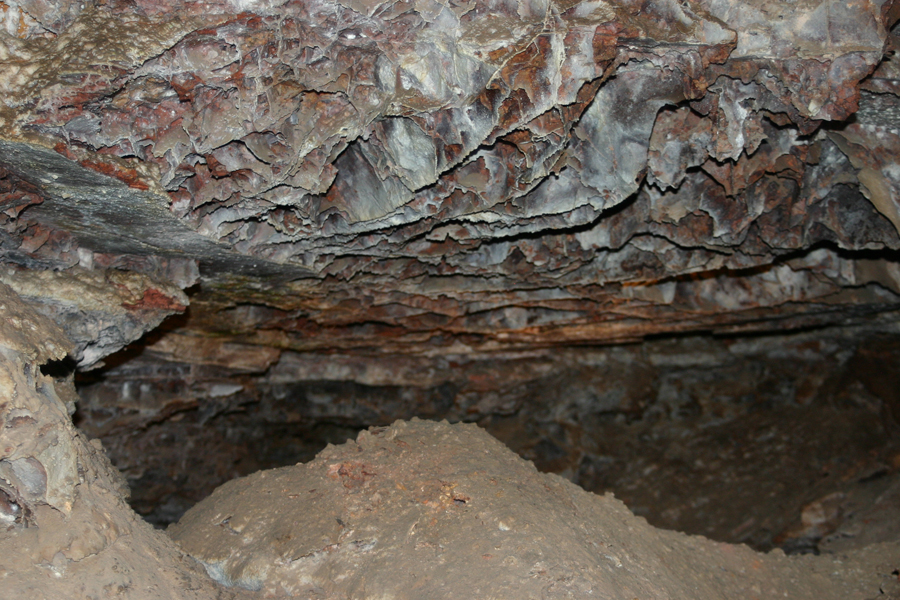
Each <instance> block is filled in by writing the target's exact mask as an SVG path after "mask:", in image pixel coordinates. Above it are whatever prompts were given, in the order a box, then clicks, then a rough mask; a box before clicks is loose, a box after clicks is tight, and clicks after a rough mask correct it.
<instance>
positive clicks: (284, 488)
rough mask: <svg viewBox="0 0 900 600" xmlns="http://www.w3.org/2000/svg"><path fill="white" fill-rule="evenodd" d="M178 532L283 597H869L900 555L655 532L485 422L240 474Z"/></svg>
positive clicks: (236, 574) (376, 439) (405, 433)
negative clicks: (862, 559)
mask: <svg viewBox="0 0 900 600" xmlns="http://www.w3.org/2000/svg"><path fill="white" fill-rule="evenodd" d="M169 531H170V532H171V534H172V536H173V537H174V538H175V539H176V540H177V541H178V542H179V544H180V545H181V546H182V547H183V548H184V549H185V550H186V551H187V552H189V553H190V554H191V555H192V556H194V557H196V558H197V559H198V560H200V561H201V562H203V563H204V564H205V565H206V568H207V570H208V571H209V573H210V574H211V575H212V576H213V577H214V578H216V579H217V580H218V581H220V582H222V583H223V584H225V585H229V586H239V587H243V588H247V589H254V590H261V591H262V593H263V594H264V595H266V596H269V597H277V598H288V597H301V598H306V597H317V598H345V597H365V598H396V599H398V600H399V599H405V598H410V599H412V598H438V597H441V598H445V597H467V598H468V597H476V598H477V597H493V598H510V599H513V598H516V599H518V598H590V597H602V598H610V599H615V600H626V599H627V600H631V599H632V598H688V597H689V598H695V599H697V600H705V599H707V598H722V597H725V598H744V597H758V598H782V597H789V598H798V599H800V598H810V599H812V598H819V599H824V598H835V599H837V598H841V599H849V598H869V597H871V596H873V595H876V594H878V593H879V586H880V585H881V584H882V582H883V579H884V578H885V576H887V575H889V571H887V572H885V573H879V570H884V568H885V567H884V564H890V561H891V560H892V559H891V558H889V557H890V556H891V555H892V553H893V554H896V553H897V552H898V551H900V548H898V546H897V545H896V544H894V545H885V546H884V547H882V548H881V551H882V552H884V555H883V557H882V560H883V561H884V562H883V564H882V566H876V565H875V564H867V565H866V566H865V567H863V568H862V569H860V565H859V563H857V562H856V560H855V559H846V558H845V560H847V563H846V564H841V563H840V562H839V561H834V560H833V559H830V558H819V559H817V560H812V559H810V558H799V559H792V558H788V557H786V556H784V554H780V553H778V554H768V555H763V554H755V553H754V552H752V551H751V550H750V549H749V548H747V547H745V546H730V545H728V544H721V543H717V542H711V541H709V540H706V539H704V538H698V537H688V536H686V535H684V534H679V533H675V532H666V531H662V530H656V529H653V528H652V527H650V526H649V525H647V523H646V521H644V520H643V519H641V518H638V517H635V516H633V515H632V514H631V513H630V512H629V511H628V509H627V508H625V506H624V505H623V504H622V503H621V502H619V501H617V500H615V499H614V498H613V497H611V496H595V495H593V494H590V493H588V492H585V491H584V490H582V489H580V488H578V487H577V486H574V485H572V484H571V483H569V482H568V481H565V480H563V479H561V478H559V477H557V476H554V475H548V474H541V473H539V472H538V471H537V469H535V468H534V466H533V465H532V464H530V463H527V462H525V461H523V460H522V459H521V458H519V457H518V456H516V455H515V454H513V453H512V452H510V451H509V450H508V449H506V448H505V447H504V446H503V445H502V444H500V443H499V442H498V441H497V440H495V439H494V438H492V437H490V436H489V435H487V434H486V433H485V432H483V431H481V430H480V429H478V428H477V427H476V426H475V425H448V424H446V423H434V422H427V421H419V420H413V421H410V422H397V423H395V424H393V425H392V426H390V427H387V428H373V429H371V430H369V431H365V432H363V433H361V434H360V436H359V437H358V438H357V440H356V441H355V442H353V441H348V442H347V443H346V444H343V445H341V446H329V447H328V448H326V449H325V450H323V451H322V452H321V453H320V454H319V456H318V457H317V458H316V459H315V460H314V461H312V462H310V463H308V464H305V465H297V466H294V467H285V468H282V469H277V470H273V471H262V472H260V473H257V474H255V475H252V476H250V477H246V478H242V479H238V480H234V481H231V482H229V483H228V484H226V485H224V486H222V487H221V488H219V489H218V490H216V492H214V493H213V494H212V496H210V497H209V498H208V499H207V500H204V501H203V502H201V503H200V504H198V505H197V506H196V507H194V508H193V509H191V511H189V512H188V513H187V514H186V515H185V517H184V518H183V519H182V520H181V521H180V522H179V523H178V524H177V525H175V526H174V527H172V528H170V530H169ZM894 560H895V559H894ZM747 565H752V568H747ZM858 569H859V570H858Z"/></svg>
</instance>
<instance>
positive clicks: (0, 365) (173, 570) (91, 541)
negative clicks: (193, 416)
mask: <svg viewBox="0 0 900 600" xmlns="http://www.w3.org/2000/svg"><path fill="white" fill-rule="evenodd" d="M0 306H2V310H3V313H2V314H3V318H2V319H0V432H2V434H0V579H2V580H3V585H2V592H0V596H2V597H3V598H10V599H12V598H29V599H32V598H33V599H35V600H57V599H60V598H78V597H88V598H135V599H140V600H145V599H146V600H153V599H159V600H163V599H166V600H171V599H173V598H184V599H191V600H205V599H210V598H217V597H223V596H222V595H221V594H220V593H219V591H217V590H216V588H215V586H214V585H213V584H212V583H211V582H210V581H209V580H208V579H207V578H206V577H205V576H204V575H203V573H202V571H198V570H197V569H196V567H195V566H194V565H193V564H192V563H191V562H190V561H188V560H185V558H184V557H183V555H182V554H181V553H180V552H179V551H178V549H177V548H176V547H175V546H174V545H173V544H172V542H171V541H170V540H169V539H168V538H166V537H165V536H164V535H163V534H162V533H161V532H159V531H156V530H153V529H152V528H151V527H150V526H149V525H148V524H147V523H145V522H143V521H142V520H141V519H140V518H139V517H138V516H137V515H135V514H134V512H133V511H132V510H131V508H130V507H129V506H128V505H127V503H126V502H125V496H126V493H127V488H126V486H125V484H124V480H123V478H122V476H121V475H120V474H119V472H118V471H117V470H116V469H115V468H113V467H112V466H111V465H110V463H109V459H107V458H106V455H105V454H104V453H103V451H102V446H101V445H100V443H99V441H98V440H94V441H93V442H88V439H87V438H86V437H85V436H84V435H83V434H81V433H80V432H78V431H77V430H76V429H75V428H74V427H73V425H72V422H71V421H70V419H69V413H68V411H67V407H66V404H65V403H64V402H63V401H62V400H61V399H60V395H59V394H58V393H57V386H59V385H64V384H60V383H59V382H54V380H53V379H52V378H51V377H49V376H46V375H44V374H42V373H41V370H40V368H41V365H43V364H45V363H46V362H47V361H48V360H50V359H60V358H62V357H64V356H65V352H66V349H67V348H71V342H69V341H68V340H67V339H66V338H65V335H64V334H63V333H62V331H60V329H59V328H58V327H57V326H55V325H54V324H53V323H52V322H51V321H50V320H49V319H47V318H46V317H43V316H42V315H40V314H38V313H37V312H35V311H34V310H33V309H32V308H31V307H29V306H28V305H27V304H26V303H24V302H23V301H22V300H21V299H20V298H19V297H18V296H17V295H16V294H15V293H14V292H13V291H12V290H10V288H8V287H7V286H5V285H3V284H0ZM68 385H69V386H71V382H68ZM67 394H68V395H74V391H73V390H68V392H67ZM224 597H227V595H226V596H224Z"/></svg>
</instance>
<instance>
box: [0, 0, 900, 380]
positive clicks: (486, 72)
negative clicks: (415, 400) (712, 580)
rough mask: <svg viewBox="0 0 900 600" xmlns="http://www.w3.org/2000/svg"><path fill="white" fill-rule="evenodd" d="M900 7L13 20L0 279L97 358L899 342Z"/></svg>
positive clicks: (4, 64) (74, 13)
mask: <svg viewBox="0 0 900 600" xmlns="http://www.w3.org/2000/svg"><path fill="white" fill-rule="evenodd" d="M897 16H900V10H898V7H895V6H894V4H893V3H892V2H882V1H880V0H876V1H873V2H869V1H862V0H850V1H842V2H835V1H831V0H823V1H815V0H809V1H795V2H773V1H767V0H755V1H752V2H735V1H733V0H702V1H696V2H695V1H681V2H675V1H670V0H645V1H632V0H624V1H621V2H604V1H591V0H589V1H585V2H572V1H569V0H564V1H556V0H554V1H546V0H521V1H514V0H468V1H461V0H450V1H448V2H438V1H436V0H409V1H404V0H388V1H379V0H334V1H332V0H289V1H287V2H281V1H278V0H275V1H269V0H259V1H257V0H231V1H213V2H180V1H177V0H121V1H119V0H111V1H95V2H84V3H82V2H69V1H67V0H57V1H40V0H22V1H18V0H6V1H5V2H0V20H2V26H3V27H2V32H0V98H2V99H0V256H2V259H3V263H4V264H3V266H2V268H0V281H2V282H3V283H5V284H7V285H9V286H10V287H11V288H12V289H14V290H15V291H16V292H17V293H18V294H19V295H20V296H22V297H24V298H26V299H28V300H29V301H30V302H32V304H34V305H35V306H37V307H38V308H39V309H40V310H42V311H43V312H45V313H46V314H50V315H51V316H53V317H54V318H55V319H56V321H57V322H58V323H60V324H61V325H62V326H63V328H64V329H65V330H66V331H67V333H68V335H69V337H70V338H72V340H73V343H74V345H75V346H74V347H75V349H74V350H73V353H74V357H75V359H76V360H77V361H78V363H79V364H80V366H82V367H84V368H89V367H91V366H94V365H97V364H99V363H100V361H101V360H102V359H103V357H104V356H106V355H109V354H111V353H113V352H115V351H117V350H119V349H121V348H122V347H124V346H126V345H127V344H129V343H130V342H132V341H134V340H136V339H138V338H140V336H141V335H143V334H144V333H145V332H146V331H148V330H150V329H152V328H154V327H157V326H158V325H159V324H160V323H161V322H163V320H164V319H166V317H170V316H171V315H177V314H180V315H181V316H180V317H176V318H175V319H174V320H172V321H169V323H175V325H170V326H169V328H168V333H167V334H166V335H163V336H160V337H158V339H156V340H155V341H154V342H153V344H155V346H153V345H152V346H151V347H155V350H156V352H157V353H158V354H160V355H162V356H168V357H174V358H177V359H179V360H185V361H188V362H189V361H191V360H200V359H201V357H203V360H207V361H212V362H215V360H222V361H227V360H232V363H230V364H238V363H240V361H241V360H243V361H245V362H247V363H248V364H249V365H250V367H248V368H255V369H264V368H266V367H267V366H268V365H270V364H272V363H273V362H274V361H275V360H277V358H278V352H280V351H285V350H292V351H300V352H345V353H354V352H356V353H365V352H402V353H416V354H421V355H429V354H440V353H448V352H452V353H463V354H464V353H477V352H502V351H520V350H523V349H535V348H552V347H554V346H561V345H573V344H607V343H616V342H626V341H635V340H640V339H644V338H646V337H647V336H657V335H662V334H674V333H682V332H696V331H712V332H715V333H735V332H756V331H769V330H785V329H792V328H810V327H816V326H822V325H830V324H846V323H852V322H861V321H866V322H872V321H873V320H875V321H876V322H884V323H895V322H896V321H897V320H898V319H897V315H898V310H900V254H898V251H900V236H898V230H900V164H898V161H900V158H898V157H900V106H898V103H900V99H898V97H897V96H898V94H900V75H898V67H897V62H896V60H895V59H893V58H892V57H893V53H894V48H895V46H896V44H897V41H898V40H897V38H895V37H894V36H892V35H891V33H890V28H891V26H892V25H893V23H894V22H895V21H896V18H897ZM236 348H237V349H236ZM241 349H243V350H241ZM229 352H231V354H228V353H229ZM223 356H225V357H226V358H222V357H223ZM227 356H231V357H232V358H231V359H228V358H227ZM217 357H218V358H217Z"/></svg>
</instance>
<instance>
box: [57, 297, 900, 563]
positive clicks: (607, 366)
mask: <svg viewBox="0 0 900 600" xmlns="http://www.w3.org/2000/svg"><path fill="white" fill-rule="evenodd" d="M868 320H869V321H871V320H872V318H871V317H868ZM175 323H179V324H182V325H183V323H184V321H183V319H181V320H177V321H175ZM891 323H892V324H891V325H890V326H889V327H886V326H885V318H884V315H880V316H879V318H878V320H876V321H875V323H874V324H873V323H872V322H867V319H866V318H862V319H860V320H859V322H857V323H856V324H853V325H846V326H842V327H825V328H808V329H805V330H799V331H790V332H776V333H772V332H767V333H763V334H756V335H740V334H738V335H734V334H732V335H713V334H711V333H702V332H701V333H691V334H684V335H676V336H672V335H660V336H653V337H651V338H649V339H646V340H644V341H643V342H638V343H631V344H624V345H613V346H604V345H601V346H597V345H587V346H570V347H562V348H545V349H529V350H527V351H521V352H506V353H483V354H481V355H450V354H448V355H442V356H439V357H435V356H431V357H422V356H416V355H409V354H407V355H398V354H394V355H379V354H377V353H372V354H369V355H338V354H331V355H320V354H316V353H302V352H290V351H283V352H282V353H281V354H280V356H279V357H278V358H277V359H276V360H274V361H273V362H270V363H265V364H263V363H259V364H257V365H256V370H254V369H253V368H247V367H246V365H244V366H245V368H243V369H241V368H234V367H231V366H229V365H227V364H223V363H222V360H221V355H220V356H218V361H219V362H218V364H217V363H216V360H217V356H216V355H214V353H209V354H207V355H202V354H199V353H194V354H192V355H191V356H190V357H189V358H190V360H185V358H186V355H184V354H182V355H181V359H176V358H175V357H173V356H172V355H171V354H165V353H162V352H160V351H159V350H158V344H156V345H154V344H153V343H151V344H149V346H147V345H144V344H138V345H135V346H132V347H129V348H128V349H127V350H125V351H123V354H122V357H116V356H115V355H113V356H112V357H111V358H112V360H110V365H109V366H106V367H103V368H100V369H95V370H92V371H87V372H83V373H79V374H78V375H77V377H76V388H77V390H78V394H79V396H80V400H79V402H78V409H77V411H76V413H75V415H74V419H75V423H76V424H77V425H78V427H79V428H81V430H82V431H84V432H85V433H86V434H87V435H88V436H89V437H91V438H97V439H100V440H101V441H102V443H103V447H104V449H105V450H106V451H107V453H108V454H109V456H110V458H111V460H112V462H113V464H114V465H115V466H116V467H117V468H118V469H119V470H120V471H122V473H123V474H124V475H125V476H126V478H127V479H128V483H129V486H130V489H131V497H130V503H131V506H132V507H133V508H134V509H135V510H136V511H137V512H138V513H139V514H141V515H142V516H143V517H144V518H145V519H147V520H148V521H149V522H150V523H152V524H153V525H155V526H157V527H162V528H165V527H167V526H169V525H170V524H172V523H174V522H176V521H177V520H178V519H179V518H180V517H181V516H182V515H183V513H184V512H185V511H186V510H187V509H188V508H190V507H191V506H193V505H194V504H196V503H197V502H198V501H200V500H202V499H203V498H204V497H206V496H207V495H209V494H210V493H211V492H212V491H213V490H214V489H215V488H216V487H218V486H220V485H222V484H223V483H225V482H226V481H228V480H230V479H233V478H235V477H243V476H246V475H249V474H251V473H254V472H256V471H258V470H261V469H273V468H278V467H283V466H288V465H293V464H296V463H301V462H303V463H305V462H308V461H310V460H312V458H313V457H314V456H315V455H316V454H317V453H318V452H319V451H321V450H322V449H323V448H324V447H325V446H326V445H327V444H341V443H343V442H344V441H346V440H348V439H354V438H356V436H357V434H358V433H359V431H361V430H364V429H366V428H369V427H373V426H382V427H383V426H387V425H390V424H391V423H393V422H394V421H396V420H398V419H404V420H408V419H410V418H413V417H419V418H425V419H434V420H442V419H446V420H448V421H450V422H470V423H476V424H478V425H479V426H480V427H482V428H484V429H485V430H486V431H488V432H489V433H490V434H491V435H493V436H495V437H496V438H497V439H499V440H500V441H502V442H503V443H505V444H506V445H507V446H508V447H510V448H511V449H512V450H514V451H515V452H516V453H518V454H519V455H520V456H522V457H523V458H525V459H527V460H530V461H532V462H533V463H534V464H535V465H536V466H537V468H538V469H539V470H540V471H543V472H549V473H556V474H559V475H562V476H563V477H565V478H567V479H569V480H571V481H572V482H574V483H576V484H578V485H579V486H581V487H582V488H584V489H586V490H588V491H591V492H595V493H599V494H603V493H605V492H612V493H614V494H615V495H616V497H618V498H620V499H622V500H623V501H624V502H625V503H626V505H627V506H628V507H629V508H630V509H631V510H632V512H634V513H635V514H637V515H640V516H643V517H645V518H646V519H647V520H648V521H649V522H650V524H652V525H654V526H657V527H662V528H666V529H673V530H678V531H684V532H687V533H691V534H698V535H704V536H706V537H709V538H711V539H714V540H718V541H723V542H729V543H744V544H748V545H749V546H751V547H753V548H754V549H757V550H761V551H768V550H771V549H773V548H776V547H778V548H782V549H783V550H785V551H786V552H788V553H818V552H820V551H822V550H825V551H827V552H835V551H839V550H840V549H845V548H847V547H853V545H854V544H858V543H859V540H865V541H866V543H874V542H876V541H887V540H890V539H892V536H894V535H895V532H896V531H897V528H898V527H900V522H898V519H900V512H897V511H894V510H893V508H895V507H896V505H897V502H900V423H898V421H897V417H896V415H897V414H898V413H900V387H898V386H897V385H896V383H897V376H898V375H897V365H900V336H898V335H897V328H898V327H900V324H898V323H897V321H894V320H893V317H892V321H891ZM163 329H166V327H165V326H164V327H163ZM169 329H170V331H171V326H170V328H169ZM151 341H153V342H158V340H156V339H154V338H151ZM154 348H156V349H154Z"/></svg>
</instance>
